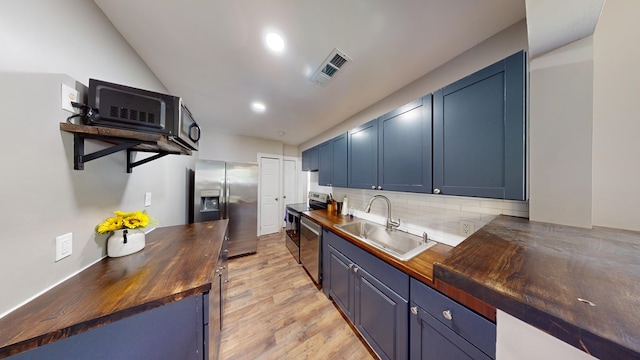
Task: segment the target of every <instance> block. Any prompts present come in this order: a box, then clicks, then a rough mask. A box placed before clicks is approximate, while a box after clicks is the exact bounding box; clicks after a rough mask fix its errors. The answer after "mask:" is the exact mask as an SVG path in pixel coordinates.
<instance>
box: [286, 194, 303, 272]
mask: <svg viewBox="0 0 640 360" xmlns="http://www.w3.org/2000/svg"><path fill="white" fill-rule="evenodd" d="M306 207H307V204H293V205H287V215H286V219H285V220H286V224H287V225H286V228H285V232H286V233H287V236H286V237H285V243H286V245H287V249H289V252H290V253H291V255H293V258H294V259H296V262H297V263H298V264H300V210H302V211H306Z"/></svg>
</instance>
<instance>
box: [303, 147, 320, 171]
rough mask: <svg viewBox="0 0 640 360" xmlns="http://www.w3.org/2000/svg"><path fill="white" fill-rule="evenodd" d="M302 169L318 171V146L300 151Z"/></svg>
mask: <svg viewBox="0 0 640 360" xmlns="http://www.w3.org/2000/svg"><path fill="white" fill-rule="evenodd" d="M302 171H318V147H317V146H314V147H312V148H311V149H307V150H305V151H303V152H302Z"/></svg>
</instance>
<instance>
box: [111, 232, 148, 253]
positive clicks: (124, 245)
mask: <svg viewBox="0 0 640 360" xmlns="http://www.w3.org/2000/svg"><path fill="white" fill-rule="evenodd" d="M144 238H145V234H144V231H142V230H138V229H121V230H116V231H114V232H113V234H112V235H111V236H109V239H107V256H109V257H120V256H125V255H129V254H133V253H134V252H138V251H140V250H142V249H144V245H145V240H144Z"/></svg>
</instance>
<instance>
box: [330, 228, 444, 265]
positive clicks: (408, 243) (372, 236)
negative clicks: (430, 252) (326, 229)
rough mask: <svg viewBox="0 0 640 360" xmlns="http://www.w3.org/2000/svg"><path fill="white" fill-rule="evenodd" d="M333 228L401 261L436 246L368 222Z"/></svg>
mask: <svg viewBox="0 0 640 360" xmlns="http://www.w3.org/2000/svg"><path fill="white" fill-rule="evenodd" d="M334 227H335V228H337V229H340V230H342V231H344V232H345V233H347V234H349V235H351V236H353V237H355V238H356V239H358V240H360V241H363V242H365V243H367V244H369V245H372V246H375V247H376V248H378V249H380V250H382V251H384V252H385V253H387V254H389V255H391V256H393V257H395V258H396V259H398V260H402V261H408V260H410V259H412V258H413V257H415V256H417V255H418V254H420V253H422V252H423V251H425V250H427V249H429V248H430V247H432V246H434V245H435V244H436V242H435V241H434V240H427V241H424V240H423V238H422V237H420V236H417V235H413V234H409V233H407V232H404V231H400V230H387V229H386V228H385V227H384V226H382V225H379V224H376V223H373V222H370V221H364V220H361V221H355V222H350V223H346V224H336V225H334Z"/></svg>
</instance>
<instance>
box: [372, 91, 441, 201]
mask: <svg viewBox="0 0 640 360" xmlns="http://www.w3.org/2000/svg"><path fill="white" fill-rule="evenodd" d="M431 102H432V95H431V94H429V95H426V96H424V97H422V98H420V99H418V100H416V101H413V102H411V103H409V104H407V105H405V106H402V107H400V108H398V109H396V110H394V111H392V112H390V113H388V114H386V115H383V116H382V117H380V119H378V147H379V148H378V186H380V188H381V189H382V190H393V191H407V192H431V122H432V121H431Z"/></svg>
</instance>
